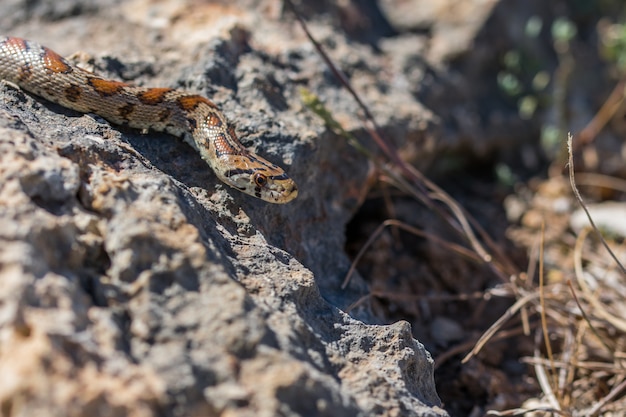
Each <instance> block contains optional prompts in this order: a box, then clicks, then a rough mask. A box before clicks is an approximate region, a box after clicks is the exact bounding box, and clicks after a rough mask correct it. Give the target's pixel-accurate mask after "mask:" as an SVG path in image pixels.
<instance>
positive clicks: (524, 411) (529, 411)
mask: <svg viewBox="0 0 626 417" xmlns="http://www.w3.org/2000/svg"><path fill="white" fill-rule="evenodd" d="M538 412H542V413H551V414H558V415H561V416H570V414H569V413H566V412H564V411H561V410H555V409H553V408H550V407H535V408H513V409H510V410H505V411H495V410H489V411H487V415H488V416H528V415H534V413H538ZM541 415H542V416H543V414H541Z"/></svg>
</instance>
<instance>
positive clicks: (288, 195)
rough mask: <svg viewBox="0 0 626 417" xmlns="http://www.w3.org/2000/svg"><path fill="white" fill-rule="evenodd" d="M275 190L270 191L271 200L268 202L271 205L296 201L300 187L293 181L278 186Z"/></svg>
mask: <svg viewBox="0 0 626 417" xmlns="http://www.w3.org/2000/svg"><path fill="white" fill-rule="evenodd" d="M277 185H278V186H275V187H274V189H271V190H270V196H269V197H270V198H269V199H268V200H267V201H269V202H271V203H276V204H285V203H288V202H290V201H292V200H294V199H295V198H296V197H297V196H298V187H297V186H296V184H295V183H294V182H293V181H289V183H288V184H277Z"/></svg>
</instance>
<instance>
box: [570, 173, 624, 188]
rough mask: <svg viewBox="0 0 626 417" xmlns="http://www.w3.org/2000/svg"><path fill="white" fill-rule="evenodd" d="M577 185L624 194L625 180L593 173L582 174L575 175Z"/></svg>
mask: <svg viewBox="0 0 626 417" xmlns="http://www.w3.org/2000/svg"><path fill="white" fill-rule="evenodd" d="M576 183H577V184H578V185H589V186H593V187H605V188H611V189H613V190H617V191H621V192H623V193H626V180H622V179H620V178H615V177H609V176H608V175H602V174H596V173H593V172H583V173H579V174H576Z"/></svg>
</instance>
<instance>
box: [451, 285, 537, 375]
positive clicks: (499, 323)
mask: <svg viewBox="0 0 626 417" xmlns="http://www.w3.org/2000/svg"><path fill="white" fill-rule="evenodd" d="M537 297H538V294H537V293H530V294H526V295H524V296H522V298H520V299H519V300H517V301H516V302H515V304H513V305H512V306H511V307H509V308H508V309H507V310H506V311H505V312H504V314H503V315H502V317H500V318H499V319H498V320H497V321H496V322H495V323H494V324H492V325H491V327H490V328H489V329H487V331H486V332H485V333H483V335H482V336H481V337H480V339H478V342H476V345H475V346H474V348H473V349H472V351H471V352H470V353H468V354H467V355H466V356H465V357H464V358H463V360H462V361H461V363H466V362H467V361H469V360H470V359H471V358H472V357H474V356H475V355H476V354H478V352H480V350H481V349H482V348H483V346H485V344H486V343H487V342H488V341H489V340H490V339H491V338H492V337H493V335H494V334H495V333H496V332H497V331H498V330H500V328H501V327H502V326H503V325H504V323H506V322H507V321H508V320H509V319H510V318H511V317H513V316H514V315H515V314H517V312H518V311H519V310H520V309H521V308H522V307H523V306H525V305H526V304H528V303H529V302H530V301H532V300H534V299H536V298H537Z"/></svg>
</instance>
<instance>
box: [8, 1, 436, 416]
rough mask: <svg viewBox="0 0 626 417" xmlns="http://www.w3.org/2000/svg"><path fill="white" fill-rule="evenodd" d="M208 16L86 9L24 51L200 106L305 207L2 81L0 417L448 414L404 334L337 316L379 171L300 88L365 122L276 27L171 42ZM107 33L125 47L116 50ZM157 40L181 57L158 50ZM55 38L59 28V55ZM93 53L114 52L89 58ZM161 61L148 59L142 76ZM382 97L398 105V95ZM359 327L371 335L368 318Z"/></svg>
mask: <svg viewBox="0 0 626 417" xmlns="http://www.w3.org/2000/svg"><path fill="white" fill-rule="evenodd" d="M58 3H59V6H58V7H59V8H58V9H56V10H57V12H56V13H55V12H50V16H67V14H66V8H67V3H66V2H58ZM90 4H91V3H90ZM172 5H173V3H172ZM12 7H14V8H15V7H17V6H15V5H13V6H12ZM24 7H25V8H26V7H27V6H24ZM51 7H53V6H51ZM146 7H147V6H146ZM219 7H222V6H217V5H215V4H210V5H208V4H207V5H204V6H200V5H199V6H198V9H197V10H194V12H195V13H194V15H193V16H192V15H186V16H184V17H181V15H178V16H177V19H174V18H173V17H172V16H171V15H170V17H169V18H168V17H167V12H166V11H164V10H158V13H163V14H164V15H159V16H160V17H159V19H160V20H159V23H158V24H157V25H156V26H150V27H147V28H144V27H142V26H141V24H140V23H138V22H141V19H139V20H134V21H133V22H134V24H125V25H122V24H120V21H119V18H120V16H118V15H116V13H121V12H120V11H115V10H113V11H108V10H109V9H104V8H103V9H98V6H97V5H95V4H94V5H92V6H90V8H88V10H89V13H86V14H85V15H83V16H80V15H79V16H76V17H75V18H74V19H76V20H73V22H74V23H70V22H72V20H71V19H69V20H68V21H67V22H66V23H65V24H61V25H59V26H57V28H56V29H54V28H53V25H48V26H46V25H41V26H33V27H37V30H39V31H40V32H39V34H40V36H29V37H30V38H32V39H33V40H37V41H39V42H42V41H43V43H45V44H46V46H49V47H51V48H52V49H55V50H59V52H61V53H63V54H67V53H69V52H70V51H72V49H74V50H77V49H78V47H76V48H74V46H76V45H75V42H76V41H77V40H81V41H82V42H83V43H84V44H82V45H81V46H80V48H81V49H86V50H88V51H89V53H90V54H93V56H96V58H93V59H92V60H91V61H90V64H92V65H93V66H94V70H95V71H96V72H98V73H99V74H101V75H105V76H109V77H114V78H117V79H123V80H132V81H133V82H136V83H139V84H146V85H148V84H149V85H154V86H158V85H169V86H174V87H178V88H182V87H184V88H186V89H188V90H192V91H199V92H202V93H203V94H206V95H208V96H210V97H211V98H212V99H213V100H215V101H216V102H217V103H218V104H219V105H220V106H221V107H222V108H223V109H224V111H225V113H226V114H227V116H228V117H229V119H230V120H236V121H237V131H238V132H239V133H240V134H241V136H242V141H243V142H244V144H245V145H246V146H249V147H250V148H252V149H255V151H257V152H258V153H259V154H261V155H263V156H264V157H267V158H268V159H270V160H272V161H273V162H276V163H279V164H281V165H283V166H285V167H286V168H287V170H288V172H289V173H290V175H291V176H293V177H294V178H295V179H296V180H297V182H298V183H299V185H300V190H301V191H300V195H299V197H298V199H297V200H296V201H294V202H293V203H291V204H288V205H285V206H275V205H268V204H266V203H263V202H261V201H257V200H254V199H252V198H249V197H247V196H245V195H243V194H241V193H238V192H237V191H236V190H232V189H230V188H228V187H227V186H225V185H223V184H221V183H220V182H219V181H217V180H216V179H215V178H214V176H213V174H212V172H210V170H209V169H208V167H207V166H206V165H205V164H204V162H203V161H202V160H201V159H200V157H199V156H198V155H197V154H196V153H195V152H194V151H193V150H192V149H191V148H190V147H189V146H187V145H185V144H183V143H182V142H181V141H179V140H178V139H176V138H173V137H170V136H168V135H164V134H154V133H151V134H147V135H144V134H142V133H141V132H136V131H132V130H129V129H125V128H121V127H117V126H111V125H110V124H109V123H107V122H105V121H103V120H102V119H100V118H99V117H97V116H94V115H81V114H77V113H75V112H73V111H71V110H67V109H64V108H62V107H59V106H57V105H54V104H51V103H48V102H46V101H44V100H42V99H39V98H37V97H34V96H31V95H29V94H26V93H24V92H22V91H20V90H19V89H16V88H14V87H13V86H10V85H7V84H6V83H2V84H1V85H0V158H1V161H0V163H1V165H0V166H1V167H2V169H1V170H0V280H1V281H0V282H2V283H3V285H2V286H1V287H0V340H1V341H2V342H1V343H0V374H1V375H2V376H3V383H2V384H0V401H1V402H2V404H3V412H5V413H6V415H10V416H18V415H28V416H44V415H45V416H56V415H59V416H61V415H63V416H99V415H106V416H142V417H143V416H157V415H159V416H161V415H163V416H188V415H198V416H211V415H225V416H226V415H228V416H276V415H285V416H305V415H320V416H370V415H379V416H396V415H402V416H440V415H441V416H443V415H446V413H445V411H443V410H442V409H441V408H439V406H440V405H441V403H440V400H439V398H438V397H437V394H436V392H435V388H434V382H433V362H432V359H431V357H430V355H429V353H428V352H427V351H426V350H425V349H424V347H423V346H422V345H421V344H420V343H419V342H417V341H416V340H414V339H413V337H412V335H411V329H410V326H409V325H408V324H407V323H406V322H398V323H395V324H393V325H389V326H381V325H373V324H364V322H362V321H359V320H357V319H355V318H352V317H350V316H348V315H347V314H345V313H343V312H342V311H341V310H340V308H341V309H345V308H347V307H348V306H349V305H350V304H352V303H353V302H354V301H356V300H358V299H359V298H360V297H362V296H363V295H365V294H366V293H367V291H368V290H367V287H366V286H365V285H364V283H363V282H362V281H360V280H359V279H358V277H355V278H354V279H353V280H352V281H351V285H350V286H349V287H348V288H347V289H346V290H345V291H342V290H340V288H339V286H340V282H341V280H342V279H343V275H344V274H345V273H346V272H347V269H348V267H349V260H348V258H347V257H346V255H345V253H344V252H343V245H344V241H345V237H344V232H343V230H344V227H345V224H346V222H347V221H348V220H349V218H350V216H351V215H352V213H353V212H354V210H355V209H356V207H357V206H358V204H359V201H360V199H361V198H362V196H363V195H364V193H365V192H366V191H367V187H368V185H367V182H366V181H365V179H366V177H367V175H368V171H369V167H368V163H367V161H366V160H365V158H364V157H362V156H360V155H359V154H358V153H356V152H355V151H354V150H353V149H352V148H351V147H350V146H349V145H348V144H346V143H345V142H344V141H343V140H339V139H338V138H337V137H335V136H334V135H333V134H332V133H331V132H329V131H328V130H327V129H326V128H325V127H324V126H323V124H322V123H321V122H320V121H319V119H317V118H316V117H315V116H314V115H312V113H310V112H309V111H307V110H306V109H305V108H303V106H302V103H301V100H300V96H299V93H298V89H299V87H300V85H301V84H306V85H307V86H308V87H309V88H310V89H311V90H312V91H314V93H316V94H318V95H319V96H320V97H322V96H323V97H324V98H325V99H326V100H327V102H328V105H329V107H331V108H332V109H333V111H334V112H335V114H336V117H337V118H338V119H339V120H341V121H342V122H343V123H345V126H346V127H347V128H349V129H350V130H352V131H354V132H355V133H356V134H361V135H362V131H361V132H360V131H359V130H360V129H362V128H361V127H360V126H361V124H360V122H359V120H358V117H357V113H358V111H357V107H356V105H355V104H354V102H353V101H352V100H351V99H350V98H349V96H347V94H346V93H345V92H344V91H343V90H342V89H341V88H340V87H339V86H337V85H336V84H335V83H334V81H331V79H330V78H329V77H328V74H327V72H326V71H327V70H326V68H325V66H324V64H323V62H322V61H321V59H320V58H319V57H318V56H317V55H315V54H314V53H313V52H312V51H311V49H310V44H309V43H308V41H306V39H305V38H304V37H300V38H299V39H297V40H293V41H294V43H293V44H292V45H289V44H281V45H278V44H273V45H272V44H271V42H270V41H269V39H272V34H273V33H275V34H278V33H280V31H281V30H282V31H284V30H285V26H284V25H282V24H280V22H278V21H269V22H265V23H262V22H264V20H263V19H261V20H259V19H258V17H256V18H255V17H254V15H253V14H250V13H245V9H237V11H238V13H240V16H239V18H233V15H232V14H231V15H227V16H226V17H224V18H223V19H222V20H220V22H219V24H218V23H215V25H213V26H211V30H212V31H214V32H211V36H210V37H209V36H207V37H206V38H203V36H201V35H204V34H206V33H205V32H201V33H200V34H197V35H196V36H197V38H193V39H192V38H188V41H189V42H188V43H185V42H182V41H181V39H184V37H183V35H182V34H183V33H185V32H184V29H185V25H184V24H182V23H181V22H182V21H183V20H185V19H187V22H188V23H187V24H188V26H189V27H188V28H186V29H187V31H192V30H193V25H192V24H191V23H193V22H195V21H194V20H193V19H192V17H194V16H195V17H197V16H213V14H214V12H215V10H216V8H219ZM233 7H235V6H233ZM111 9H114V8H111ZM225 9H228V8H227V7H226V8H225ZM37 10H40V9H37ZM81 10H82V9H81ZM105 10H107V11H105ZM173 10H178V12H177V13H181V12H180V9H177V8H176V7H173ZM231 11H232V10H231ZM107 13H110V14H107ZM155 13H156V12H155ZM172 13H173V14H174V15H175V14H176V13H174V12H172ZM212 13H213V14H212ZM0 15H4V14H3V13H2V12H1V9H0ZM21 15H23V16H28V15H29V10H23V13H22V14H21ZM235 15H236V14H235ZM102 16H107V17H108V19H110V20H109V21H108V23H107V21H106V19H103V18H102ZM115 19H118V20H115ZM168 19H170V20H168ZM255 19H256V20H255ZM26 21H27V20H26ZM3 22H4V21H3ZM111 22H115V23H116V24H115V27H116V28H117V30H119V31H121V33H123V35H124V36H121V34H120V33H113V32H111V31H109V32H107V30H106V29H107V27H108V26H107V24H109V25H110V24H112V23H111ZM125 22H126V23H128V21H125ZM33 24H34V23H33ZM72 24H74V25H76V24H79V25H80V26H81V27H91V26H90V24H93V30H95V31H96V32H97V33H99V35H98V36H95V35H94V36H93V38H90V39H91V40H93V41H94V42H93V43H90V42H89V41H88V40H87V37H82V38H81V37H80V36H67V34H68V33H72V31H74V30H76V29H75V28H76V27H75V26H72ZM195 24H196V25H197V26H202V25H200V24H197V23H195ZM256 24H258V25H261V24H263V25H264V30H266V32H263V33H266V34H267V36H266V37H261V35H260V34H259V33H260V32H259V31H258V30H261V29H260V26H258V27H257V26H255V25H256ZM162 27H167V28H169V29H171V32H172V33H174V35H172V38H167V39H163V38H160V37H159V36H157V35H155V32H153V31H159V30H161V29H160V28H162ZM202 27H203V26H202ZM217 28H219V29H217ZM9 29H10V28H9ZM207 30H208V29H207ZM47 31H57V32H56V33H57V38H56V41H54V39H52V38H53V37H52V36H50V37H48V36H46V35H45V33H46V32H47ZM124 31H125V32H124ZM26 32H28V31H26ZM7 33H8V32H7ZM10 34H12V35H16V36H20V35H21V36H23V33H20V32H19V31H17V32H13V31H11V32H10ZM31 35H33V32H32V31H31ZM282 35H283V37H284V32H283V33H282ZM300 36H301V35H300ZM333 37H334V39H335V40H337V41H338V42H337V44H336V45H337V48H338V51H340V52H341V53H342V54H343V53H344V52H345V53H346V54H345V55H344V56H343V58H341V59H345V60H346V61H347V62H348V64H349V65H348V68H359V67H360V66H363V65H365V68H366V69H367V71H364V73H363V77H361V78H359V79H357V84H359V83H360V84H361V85H362V86H367V85H368V79H369V80H371V79H372V78H371V73H370V72H369V71H371V70H372V69H373V68H374V69H375V67H376V66H377V65H381V61H378V63H376V61H371V63H370V61H369V60H368V58H370V57H371V56H372V51H371V50H370V49H369V48H362V49H361V50H358V51H357V52H356V54H351V55H348V54H347V52H348V51H349V48H348V44H349V42H348V40H347V39H345V38H343V37H341V36H337V35H333ZM61 38H64V39H67V40H68V43H63V44H62V45H59V44H58V43H59V40H60V39H61ZM122 38H123V39H127V40H128V42H119V39H122ZM46 39H48V40H47V41H46ZM200 39H201V41H200ZM207 39H211V40H207ZM174 40H177V41H178V42H179V43H180V44H181V45H183V47H180V49H179V50H176V49H175V47H174V45H176V44H177V43H176V42H174ZM151 42H153V44H151ZM104 44H106V45H108V46H109V48H108V49H107V50H108V51H109V52H107V53H100V52H99V49H98V46H102V45H104ZM150 44H151V45H152V47H155V45H158V47H155V48H156V49H150V48H148V45H150ZM59 46H60V48H59ZM272 47H273V49H272ZM63 48H69V49H66V50H65V51H64V50H63ZM150 51H152V52H150ZM154 51H162V53H161V55H158V54H157V55H156V58H159V59H157V60H155V61H151V60H149V59H147V58H145V57H148V56H152V57H153V58H154V57H155V54H154ZM190 57H193V59H191V58H190ZM154 74H159V75H158V76H155V75H154ZM368 74H369V75H368ZM368 77H369V78H368ZM358 80H360V81H358ZM393 89H394V91H398V92H399V94H400V91H401V90H402V85H397V86H395V87H393ZM366 94H367V95H372V96H373V97H377V98H378V99H379V101H376V102H374V103H375V104H373V106H374V111H376V112H377V113H378V114H379V115H380V119H379V123H381V125H382V126H383V127H385V128H386V127H388V128H389V129H396V130H397V131H398V132H402V131H406V130H413V131H416V130H417V129H418V128H419V126H423V121H424V120H427V119H428V118H429V117H430V116H429V114H428V112H427V111H424V110H423V109H422V108H421V107H420V105H419V104H418V103H417V102H416V101H415V100H414V99H412V98H411V97H410V95H408V94H406V91H402V97H403V105H402V106H401V107H400V108H399V109H398V108H394V107H392V105H391V104H392V103H391V102H388V101H386V100H388V99H387V98H386V97H385V96H384V95H382V94H381V90H380V88H379V86H375V87H374V88H372V89H371V90H369V91H368V92H366ZM420 111H422V113H419V115H418V116H417V117H416V112H420ZM352 314H353V315H354V317H356V318H359V319H362V320H365V321H367V322H371V323H375V322H376V321H377V320H378V318H376V317H374V316H373V315H372V313H371V312H369V310H368V309H367V305H366V304H365V307H362V308H360V309H355V310H353V311H352Z"/></svg>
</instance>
